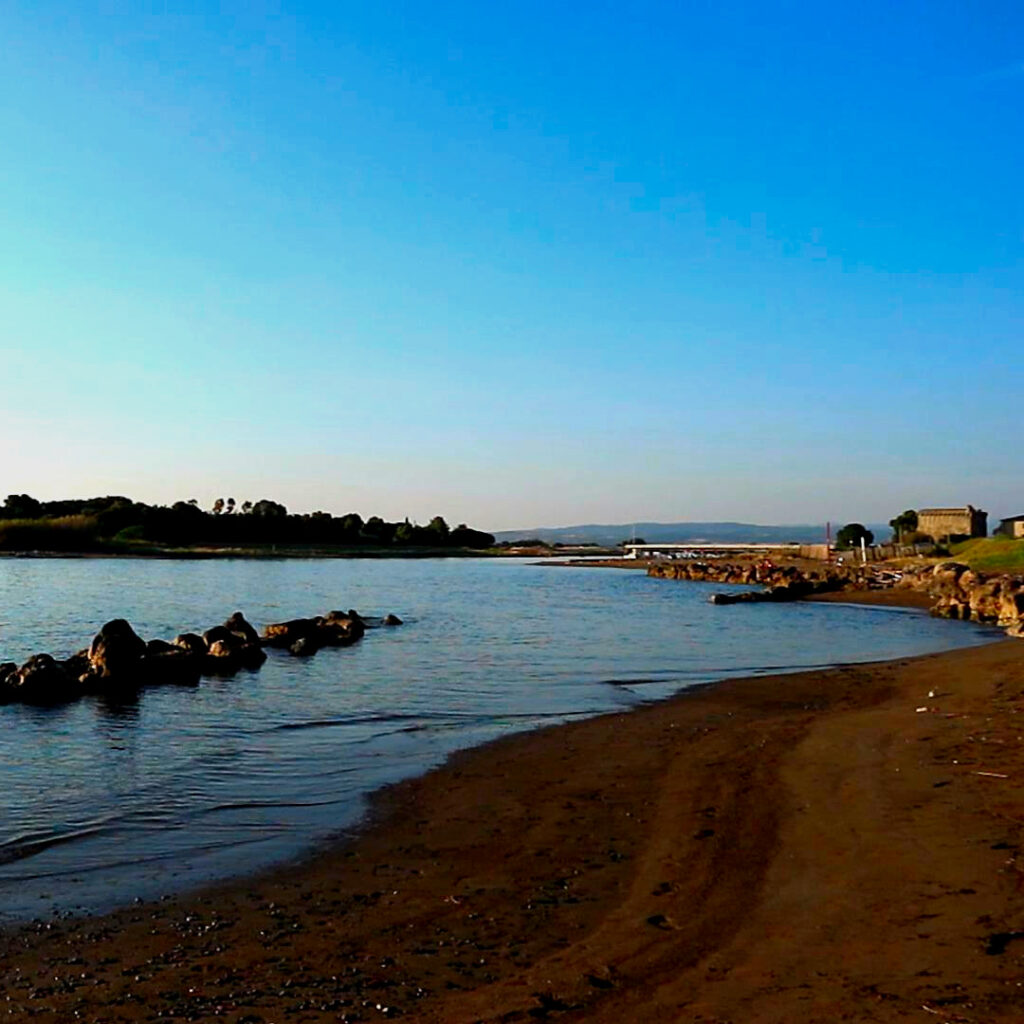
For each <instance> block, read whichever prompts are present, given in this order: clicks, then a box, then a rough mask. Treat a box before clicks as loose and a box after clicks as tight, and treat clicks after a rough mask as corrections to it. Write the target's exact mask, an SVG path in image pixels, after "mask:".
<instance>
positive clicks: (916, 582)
mask: <svg viewBox="0 0 1024 1024" xmlns="http://www.w3.org/2000/svg"><path fill="white" fill-rule="evenodd" d="M647 573H648V575H649V576H659V577H662V578H665V579H677V580H696V581H701V582H713V583H745V584H761V585H762V586H763V587H764V588H765V589H764V590H751V591H745V592H743V593H739V594H712V596H711V598H710V600H711V602H712V603H714V604H739V603H746V602H760V601H794V600H798V599H799V598H802V597H811V596H813V595H814V594H824V593H830V592H835V591H842V590H883V589H909V590H915V591H918V592H919V593H924V594H927V595H928V596H929V597H930V598H931V599H932V600H933V602H934V603H933V604H932V606H931V614H932V615H936V616H939V617H942V618H948V619H963V620H965V621H972V622H980V623H985V624H987V625H992V626H1001V627H1002V628H1004V629H1005V630H1006V632H1007V634H1008V635H1009V636H1013V637H1024V576H1019V575H1012V574H1010V573H981V572H975V571H974V570H972V569H971V568H970V567H969V566H966V565H963V564H962V563H960V562H941V563H939V564H938V565H922V566H912V567H910V568H904V569H900V570H893V569H891V568H888V567H883V566H878V565H852V566H829V567H827V568H822V569H821V570H810V571H805V570H802V569H798V568H797V567H796V566H768V565H739V564H735V563H728V562H713V563H712V562H698V561H693V562H678V563H667V564H656V565H652V566H651V567H650V568H649V569H648V570H647Z"/></svg>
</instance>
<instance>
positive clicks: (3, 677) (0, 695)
mask: <svg viewBox="0 0 1024 1024" xmlns="http://www.w3.org/2000/svg"><path fill="white" fill-rule="evenodd" d="M17 671H18V666H17V665H16V664H15V663H14V662H13V661H5V662H3V663H2V664H0V704H6V703H8V702H9V701H12V700H16V699H17V696H16V694H15V693H14V676H15V675H16V674H17Z"/></svg>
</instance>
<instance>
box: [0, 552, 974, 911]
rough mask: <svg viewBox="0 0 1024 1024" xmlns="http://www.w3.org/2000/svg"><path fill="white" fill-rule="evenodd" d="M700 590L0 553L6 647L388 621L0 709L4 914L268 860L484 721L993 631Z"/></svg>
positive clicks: (302, 563) (292, 851) (162, 888)
mask: <svg viewBox="0 0 1024 1024" xmlns="http://www.w3.org/2000/svg"><path fill="white" fill-rule="evenodd" d="M717 589H732V588H722V587H721V586H718V587H717ZM709 593H710V588H709V587H707V586H705V585H702V584H696V583H680V582H675V581H666V580H655V579H649V578H647V577H646V576H644V575H643V574H642V573H639V572H621V571H612V570H590V569H574V568H559V569H553V568H544V567H539V566H535V565H530V564H525V563H522V562H515V561H508V560H486V559H472V560H456V559H452V560H443V559H437V560H434V559H430V560H386V561H373V560H334V561H314V560H280V561H277V560H274V561H249V560H241V559H240V560H228V561H151V560H141V559H140V560H113V559H0V660H4V661H7V660H10V661H18V662H20V661H22V660H24V659H25V658H27V657H28V656H29V655H31V654H35V653H37V652H39V651H49V652H51V653H53V654H55V655H57V656H66V655H68V654H70V653H72V652H73V651H74V650H76V649H78V648H80V647H82V646H85V645H86V644H87V643H88V640H89V639H90V638H91V636H92V635H93V634H94V633H95V632H96V630H97V629H98V628H99V626H100V625H102V623H103V622H105V621H107V620H108V619H111V618H115V617H118V616H123V617H125V618H128V619H129V620H130V621H131V622H132V624H133V625H134V626H135V627H136V629H137V630H138V632H139V633H140V634H141V635H143V636H144V637H146V638H147V639H149V638H152V637H164V638H170V637H171V636H173V635H174V634H176V633H179V632H182V631H183V630H195V631H202V630H203V629H206V628H208V627H209V626H211V625H214V624H215V623H218V622H222V621H223V620H224V619H225V618H226V617H227V616H228V615H229V614H230V613H231V612H233V611H235V610H236V609H241V610H242V611H244V612H245V614H246V615H247V616H248V617H249V619H250V621H252V622H253V623H255V624H256V625H257V627H260V626H262V625H263V624H264V623H266V622H271V621H279V620H283V619H288V618H294V617H297V616H305V615H311V614H317V613H321V612H324V611H327V610H329V609H332V608H349V607H354V608H358V609H359V610H360V611H361V612H363V613H364V614H384V613H386V612H389V611H394V612H396V613H397V614H399V615H400V616H401V617H402V618H403V619H404V620H405V622H406V625H405V626H404V627H401V628H398V629H391V630H377V631H374V632H372V633H370V634H369V635H368V636H367V637H366V639H365V640H364V641H363V642H362V643H360V644H357V645H355V646H353V647H349V648H343V649H333V650H325V651H321V652H320V653H319V654H318V655H317V656H316V657H315V658H312V659H297V658H291V657H290V656H289V655H287V654H282V653H281V652H278V651H271V652H270V658H269V660H268V661H267V663H266V664H265V665H264V666H263V668H262V669H260V670H259V671H258V672H242V673H240V674H239V675H238V676H236V677H235V678H233V679H204V680H203V682H202V684H201V685H200V686H199V687H198V688H197V689H194V690H193V689H183V688H175V687H165V688H159V689H151V690H146V691H144V692H143V693H141V694H140V695H139V697H138V699H137V700H133V701H128V702H122V703H114V702H110V701H105V700H102V699H100V698H89V699H86V700H82V701H79V702H77V703H75V704H70V705H67V706H65V707H59V708H32V707H22V706H16V705H11V706H7V707H0V810H2V814H0V923H2V922H6V921H11V920H20V919H25V918H32V917H42V916H47V915H49V914H51V913H53V912H55V911H58V912H63V911H80V910H90V911H98V910H103V909H107V908H110V907H112V906H115V905H118V904H122V903H127V902H130V901H131V900H132V899H134V898H136V897H142V898H151V897H158V896H160V895H162V894H163V893H166V892H172V891H179V890H181V889H184V888H188V887H190V886H192V885H195V884H199V883H203V882H206V881H209V880H211V879H216V878H223V877H228V876H231V875H236V874H239V873H243V872H250V871H254V870H257V869H259V868H262V867H266V866H268V865H270V864H272V863H274V862H277V861H281V860H283V859H286V858H289V857H292V856H294V855H296V854H299V853H301V852H303V851H304V850H308V849H309V848H310V847H311V846H313V845H314V844H315V843H317V842H318V841H322V840H323V839H325V838H327V837H329V836H330V835H331V834H333V833H336V832H337V831H338V830H340V829H343V828H345V827H349V826H351V825H352V824H353V823H354V822H356V821H357V820H358V818H359V816H360V814H361V813H362V812H363V810H364V808H365V802H364V801H365V797H366V795H367V794H368V793H369V792H371V791H372V790H374V789H376V788H378V787H379V786H381V785H383V784H385V783H389V782H394V781H397V780H398V779H401V778H404V777H407V776H409V775H411V774H414V773H418V772H421V771H423V770H425V769H426V768H429V767H431V766H433V765H436V764H438V763H439V762H440V761H442V760H443V759H444V757H445V756H446V755H447V754H448V753H450V752H451V751H453V750H455V749H458V748H463V747H467V746H471V745H474V744H477V743H480V742H482V741H485V740H487V739H491V738H493V737H495V736H498V735H501V734H503V733H508V732H512V731H515V730H521V729H530V728H535V727H537V726H539V725H544V724H549V723H551V722H558V721H563V720H567V719H569V718H571V717H575V716H579V715H590V714H595V713H599V712H603V711H612V710H621V709H624V708H629V707H632V706H634V705H635V704H637V703H639V702H642V701H647V700H652V699H656V698H659V697H662V696H665V695H667V694H670V693H673V692H675V691H677V690H679V689H680V688H683V687H686V686H689V685H693V684H695V683H702V682H706V681H709V680H712V679H718V678H723V677H725V676H730V675H731V676H735V675H754V674H758V673H765V672H777V671H781V670H787V669H793V668H810V667H815V666H819V665H828V664H836V663H841V662H853V661H863V660H876V659H882V658H893V657H900V656H906V655H912V654H919V653H925V652H928V651H936V650H942V649H945V648H950V647H956V646H962V645H968V644H974V643H980V642H983V641H984V640H986V639H987V638H988V634H986V633H985V632H984V631H982V630H979V629H977V628H975V627H970V626H967V625H965V624H963V623H953V622H947V621H944V620H936V619H930V618H928V617H927V616H925V615H922V614H919V613H914V612H901V611H894V610H892V609H880V608H856V607H844V606H840V605H826V604H810V603H809V604H790V605H775V604H755V605H748V606H733V607H728V606H726V607H721V606H712V605H709V604H708V603H707V597H708V594H709Z"/></svg>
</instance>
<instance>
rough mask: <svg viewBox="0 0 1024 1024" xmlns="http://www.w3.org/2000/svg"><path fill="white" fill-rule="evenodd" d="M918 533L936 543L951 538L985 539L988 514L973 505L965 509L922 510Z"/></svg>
mask: <svg viewBox="0 0 1024 1024" xmlns="http://www.w3.org/2000/svg"><path fill="white" fill-rule="evenodd" d="M917 532H918V533H925V534H927V535H928V536H929V537H931V539H932V540H934V541H940V540H948V539H949V538H950V537H985V536H987V535H988V513H987V512H982V511H981V509H980V508H975V507H974V506H973V505H965V506H964V507H963V508H922V509H919V510H918V513H917Z"/></svg>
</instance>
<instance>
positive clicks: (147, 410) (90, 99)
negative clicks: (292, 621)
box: [0, 0, 1024, 529]
mask: <svg viewBox="0 0 1024 1024" xmlns="http://www.w3.org/2000/svg"><path fill="white" fill-rule="evenodd" d="M0 38H2V39H3V41H4V44H3V47H2V48H0V191H2V203H0V367H2V374H0V389H2V390H0V437H2V439H3V440H2V447H0V494H7V493H10V492H28V493H30V494H33V495H35V496H36V497H39V498H47V499H48V498H59V497H72V496H87V495H96V494H108V493H115V494H127V495H129V496H131V497H134V498H138V499H140V500H146V501H151V502H152V501H155V502H167V503H169V502H172V501H175V500H178V499H187V498H191V497H196V498H198V499H199V500H200V502H201V503H202V504H204V505H207V506H208V505H209V504H210V503H211V502H212V501H213V499H214V498H216V497H218V496H223V497H227V496H233V497H235V498H236V499H237V501H238V502H242V501H243V500H245V499H251V500H256V499H258V498H263V497H267V498H273V499H275V500H279V501H282V502H284V503H285V504H286V505H287V506H288V507H289V509H290V510H292V511H312V510H314V509H325V510H327V511H331V512H336V513H344V512H347V511H350V510H355V511H359V512H361V513H362V514H364V515H370V514H379V515H382V516H384V517H385V518H390V519H394V518H403V517H405V516H409V517H410V518H412V519H414V520H418V521H420V522H424V521H426V520H428V519H429V518H430V517H431V516H433V515H435V514H441V515H444V516H445V517H446V518H447V519H449V521H451V522H453V523H454V522H459V521H468V522H469V523H470V524H471V525H475V526H479V527H482V528H490V529H504V528H518V527H528V526H533V525H542V524H543V525H560V524H568V523H578V522H595V521H602V522H629V521H633V520H677V519H691V520H696V519H699V520H708V519H738V520H745V521H756V522H809V521H810V522H813V521H818V520H824V519H827V518H830V519H833V520H837V519H838V520H842V521H848V520H860V521H878V520H887V519H889V518H891V517H892V516H893V515H895V514H896V513H897V512H899V511H901V510H902V509H904V508H907V507H920V506H923V505H932V504H963V503H966V502H972V503H974V504H975V505H981V506H982V507H984V508H986V509H988V510H989V511H990V513H992V514H993V515H994V516H1000V515H1010V514H1016V513H1024V445H1022V444H1021V430H1022V417H1021V404H1022V403H1021V399H1022V395H1024V359H1022V340H1024V185H1022V182H1024V166H1022V165H1024V159H1022V158H1024V132H1022V124H1024V119H1022V114H1024V8H1022V7H1021V5H1020V4H1019V3H1018V2H1016V0H1011V2H1006V3H1002V4H1000V3H985V2H983V0H982V2H971V3H967V2H956V3H954V2H943V0H931V2H927V3H924V2H910V3H905V4H893V3H891V2H885V3H876V2H868V3H860V4H856V5H854V4H843V5H840V4H821V3H799V4H798V3H763V2H760V0H757V2H754V0H751V2H737V3H732V4H723V3H721V2H718V0H715V2H708V3H650V2H644V0H632V2H629V3H625V2H613V3H612V2H600V0H589V2H587V3H577V2H567V3H561V4H552V3H550V2H545V3H540V2H535V0H517V2H516V3H504V2H500V0H499V2H495V3H479V2H478V0H475V2H472V3H470V2H450V0H432V2H431V3H423V2H420V3H404V2H388V0H384V2H375V3H358V4H356V3H345V2H337V0H335V2H324V3H313V2H281V3H261V2H258V0H257V2H253V0H245V2H238V3H233V2H228V0H224V2H220V3H214V2H200V0H197V2H194V3H173V2H171V3H163V4H151V3H146V2H143V0H132V2H107V3H94V2H88V0H84V2H82V0H79V2H75V3H48V2H46V0H34V2H25V0H10V2H8V3H5V4H3V5H2V7H0Z"/></svg>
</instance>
